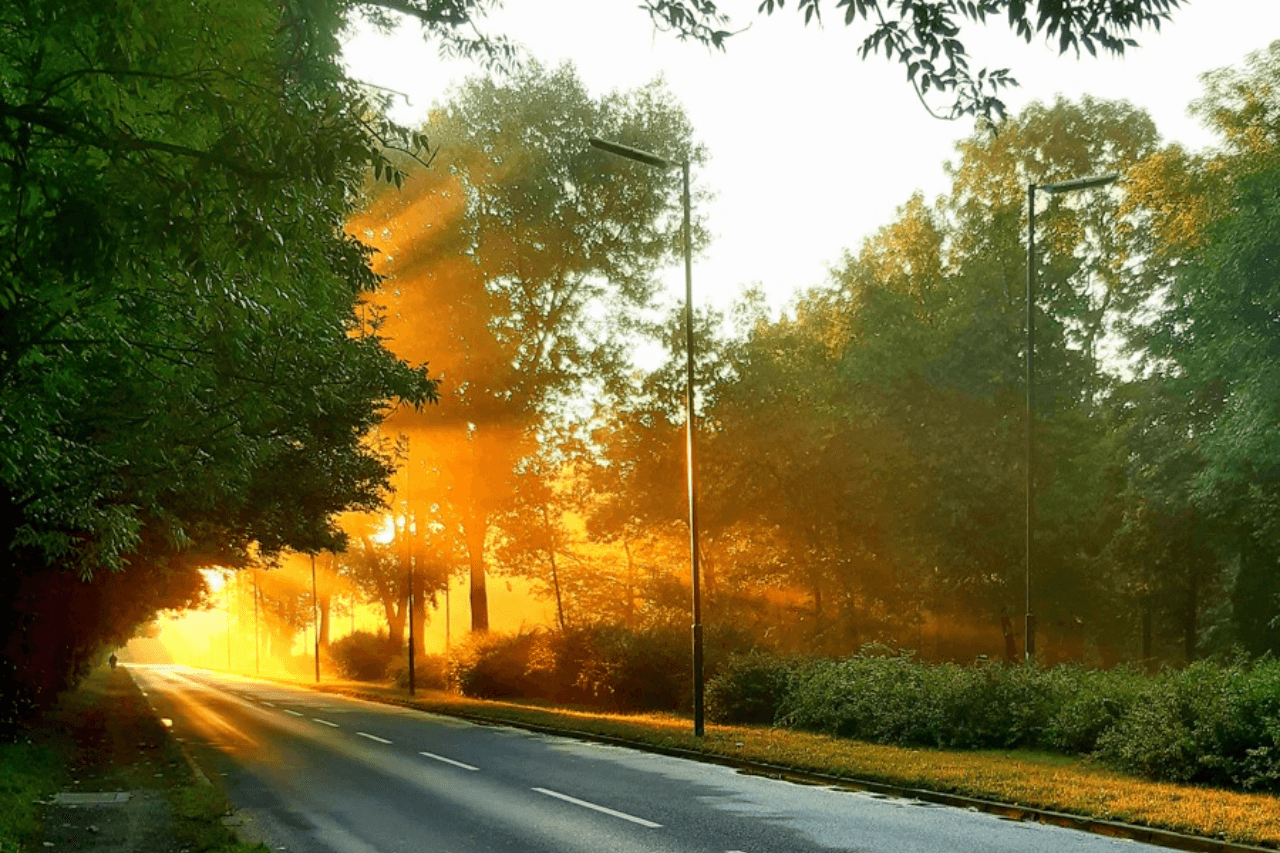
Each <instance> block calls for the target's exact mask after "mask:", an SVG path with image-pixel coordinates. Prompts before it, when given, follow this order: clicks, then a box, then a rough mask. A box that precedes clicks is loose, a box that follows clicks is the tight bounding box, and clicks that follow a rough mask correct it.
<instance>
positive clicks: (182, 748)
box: [124, 666, 213, 787]
mask: <svg viewBox="0 0 1280 853" xmlns="http://www.w3.org/2000/svg"><path fill="white" fill-rule="evenodd" d="M124 671H125V674H127V675H128V676H129V680H130V681H132V682H133V686H134V687H135V688H137V690H138V692H139V693H141V694H142V695H143V697H144V698H145V699H146V700H147V707H148V708H150V709H151V714H152V716H154V717H155V718H156V722H158V723H160V726H161V727H162V728H163V729H164V734H165V737H167V738H168V739H169V740H170V741H171V742H172V743H173V744H174V745H175V746H177V748H178V753H179V754H180V755H181V756H182V758H183V760H184V761H186V762H187V767H188V768H189V769H190V770H191V775H192V776H194V777H195V780H196V784H197V785H200V786H202V787H203V786H208V785H212V784H213V783H212V782H210V781H209V777H208V776H206V775H205V772H204V771H203V770H201V769H200V765H199V764H196V760H195V759H194V758H192V757H191V751H190V750H188V749H187V744H186V743H185V742H184V741H183V740H182V738H180V737H178V736H177V735H175V734H174V733H173V728H172V726H171V725H165V722H164V720H165V718H164V717H161V716H160V713H159V712H158V711H156V706H155V705H153V704H152V703H151V696H150V694H148V693H147V692H146V691H145V690H143V689H142V686H141V685H140V684H138V682H137V681H136V680H135V679H134V677H133V673H132V672H129V667H128V666H125V667H124Z"/></svg>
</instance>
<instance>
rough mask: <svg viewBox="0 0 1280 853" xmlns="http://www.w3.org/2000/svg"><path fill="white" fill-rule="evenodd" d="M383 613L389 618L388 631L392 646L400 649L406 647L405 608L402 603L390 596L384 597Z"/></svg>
mask: <svg viewBox="0 0 1280 853" xmlns="http://www.w3.org/2000/svg"><path fill="white" fill-rule="evenodd" d="M382 612H383V613H384V614H385V615H386V617H387V631H388V632H389V634H388V636H389V637H390V640H391V644H392V645H394V646H396V647H399V646H402V645H404V617H405V612H404V606H403V604H402V603H401V602H399V601H396V600H395V599H394V598H392V597H391V596H390V595H384V596H383V597H382Z"/></svg>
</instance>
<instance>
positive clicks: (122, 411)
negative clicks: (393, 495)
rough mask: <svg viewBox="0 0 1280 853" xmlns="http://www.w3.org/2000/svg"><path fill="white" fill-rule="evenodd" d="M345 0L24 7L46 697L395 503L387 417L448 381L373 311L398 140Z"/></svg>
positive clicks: (14, 65)
mask: <svg viewBox="0 0 1280 853" xmlns="http://www.w3.org/2000/svg"><path fill="white" fill-rule="evenodd" d="M346 12H347V7H346V6H345V5H342V4H336V3H334V4H330V3H321V4H293V3H286V4H284V5H283V6H282V5H280V4H277V3H272V2H247V3H240V2H234V3H232V2H216V0H215V2H212V3H209V4H202V5H198V6H192V5H190V4H183V3H173V2H169V0H138V2H132V3H128V4H101V3H92V2H72V3H70V4H68V3H61V2H58V3H54V2H45V0H31V2H22V3H18V4H10V5H7V6H5V7H4V9H3V10H2V11H0V92H2V94H0V180H3V182H4V184H5V186H6V187H7V190H8V191H7V192H6V194H5V197H4V200H3V201H2V202H0V242H2V243H3V249H2V250H0V504H2V505H3V512H0V516H2V519H3V520H0V553H3V554H4V557H3V563H2V564H0V600H2V601H4V602H5V610H6V612H5V618H4V619H3V620H0V623H2V624H4V626H5V638H4V642H5V652H6V656H7V657H9V658H10V659H13V660H17V661H22V662H23V663H22V670H23V673H24V674H23V678H24V679H27V680H29V681H34V682H35V684H28V685H27V686H25V687H19V688H16V689H18V690H20V691H21V690H34V691H36V692H39V693H41V695H43V696H48V695H51V691H52V690H54V689H57V688H59V687H61V686H64V685H65V684H66V683H67V682H68V681H69V680H70V679H72V678H74V676H75V674H76V673H77V672H78V671H79V670H80V669H81V667H82V666H83V665H84V662H85V661H86V660H88V659H89V657H90V656H91V654H92V652H93V650H94V649H95V648H96V647H97V646H98V645H99V644H101V643H104V642H116V643H123V642H124V640H125V639H127V637H128V635H129V633H130V632H131V630H132V629H133V627H134V626H136V625H138V624H141V623H142V622H145V621H146V620H147V619H149V618H151V616H152V615H153V614H154V613H155V611H156V610H158V609H161V608H166V607H181V606H186V605H188V604H191V603H194V602H195V601H196V600H198V596H199V591H198V587H199V576H198V575H196V574H195V570H196V569H197V568H198V567H200V566H202V565H209V564H211V563H214V562H218V563H222V564H224V565H237V564H244V563H246V561H247V560H248V559H249V556H250V554H251V553H252V552H255V551H256V552H261V553H264V554H271V553H274V552H277V551H279V550H281V549H283V548H286V547H289V548H295V549H300V550H306V551H312V552H314V551H316V550H318V549H321V548H328V547H340V546H341V544H342V542H343V537H342V535H341V533H340V531H339V530H338V529H337V528H336V527H335V526H334V524H333V523H332V517H333V515H334V514H335V513H337V512H340V511H343V510H346V509H354V508H366V509H367V508H372V507H374V506H376V505H378V504H379V503H380V501H381V490H382V488H383V486H384V484H385V482H386V479H387V477H388V475H389V472H390V470H391V460H390V458H389V456H388V455H387V454H386V453H385V452H382V451H381V450H379V449H378V448H376V447H375V446H372V445H370V444H367V443H366V442H365V437H366V434H367V433H368V432H369V431H370V430H371V429H372V427H373V426H374V425H375V424H377V423H378V422H379V421H380V419H381V418H382V417H383V416H384V415H385V414H386V413H387V412H388V411H390V410H391V409H392V408H394V407H395V406H396V405H398V404H399V403H400V402H402V401H403V402H407V403H409V404H412V405H421V404H424V403H426V402H428V401H429V400H431V399H433V398H434V393H435V392H434V382H433V381H432V380H430V379H428V378H427V376H426V374H425V371H424V370H423V369H417V368H412V367H410V366H409V365H408V364H406V363H403V362H401V361H399V360H397V359H396V358H394V357H393V356H392V355H391V354H390V353H389V352H388V351H387V350H386V349H384V348H383V346H382V342H381V341H380V340H379V339H378V338H377V337H375V336H373V335H369V334H364V333H362V332H361V326H360V324H359V321H358V318H357V314H356V310H355V308H356V305H357V302H358V300H359V299H360V298H361V295H362V294H363V293H365V292H367V291H369V290H370V289H372V288H373V287H374V286H375V285H376V282H377V278H376V276H375V275H374V274H373V273H372V271H371V270H370V269H369V266H368V250H367V249H366V248H365V247H364V246H363V245H361V244H360V243H359V242H357V241H356V240H354V239H352V238H350V237H347V236H345V235H344V234H343V231H342V225H343V221H344V218H345V216H346V214H347V211H348V207H349V205H350V203H351V201H352V199H353V197H354V193H355V192H356V190H357V189H358V188H359V186H360V185H361V184H362V182H363V180H364V176H365V171H366V169H367V168H368V167H369V166H370V165H371V164H372V163H374V162H379V163H380V162H381V161H382V159H383V155H382V154H381V147H382V142H381V140H379V139H378V138H377V137H376V136H375V134H376V133H377V131H378V128H377V127H376V126H374V125H371V124H370V123H369V121H368V120H367V116H368V115H369V114H370V113H371V112H372V104H370V102H369V101H368V100H367V99H366V98H364V97H363V95H362V94H361V92H360V91H359V90H358V88H356V87H355V86H354V85H352V84H351V83H350V81H348V80H347V79H346V78H345V76H344V73H343V72H342V70H341V67H340V65H339V62H338V56H337V51H338V43H337V33H338V30H339V29H340V28H341V27H342V25H343V21H344V18H345V15H346ZM387 141H389V142H390V141H391V140H387ZM120 579H123V580H120ZM55 602H56V604H55ZM68 612H70V613H72V614H75V616H68V615H67V614H68ZM7 689H8V688H7V687H6V690H7Z"/></svg>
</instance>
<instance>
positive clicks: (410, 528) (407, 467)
mask: <svg viewBox="0 0 1280 853" xmlns="http://www.w3.org/2000/svg"><path fill="white" fill-rule="evenodd" d="M412 473H413V454H412V453H411V452H410V448H409V438H408V437H407V436H406V437H405V460H404V541H405V556H406V557H407V558H408V559H407V560H406V561H405V562H407V563H408V564H409V602H408V604H409V610H408V612H409V695H410V696H412V695H413V693H414V679H415V676H416V673H415V672H414V669H415V667H414V664H413V647H414V644H415V641H416V639H417V638H416V636H415V632H414V627H413V533H414V528H415V525H414V524H413V522H412V521H411V519H410V516H409V499H410V498H409V487H410V485H411V482H412V481H411V479H410V478H411V475H412Z"/></svg>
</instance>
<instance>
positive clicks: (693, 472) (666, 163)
mask: <svg viewBox="0 0 1280 853" xmlns="http://www.w3.org/2000/svg"><path fill="white" fill-rule="evenodd" d="M587 141H588V142H590V143H591V145H592V146H593V147H595V148H599V149H600V150H601V151H607V152H608V153H610V154H615V155H617V156H619V157H625V158H626V159H628V160H635V161H636V162H638V163H644V164H645V165H646V166H653V167H654V168H656V169H675V168H679V169H680V170H681V174H682V176H683V178H684V193H683V201H684V340H685V356H686V358H685V373H686V376H685V395H684V409H685V456H686V469H687V472H688V485H689V565H690V578H691V581H690V586H691V587H692V592H693V734H694V737H702V735H703V731H704V726H703V702H702V697H703V666H702V600H701V595H700V593H699V579H698V500H697V491H698V490H697V471H698V462H697V459H698V457H697V440H696V438H695V431H694V414H693V413H694V408H693V231H692V225H691V223H690V215H689V207H690V205H689V161H688V160H687V159H686V160H668V159H667V158H665V157H659V156H658V155H656V154H650V153H649V152H648V151H641V150H640V149H639V148H632V147H630V146H628V145H619V144H618V143H616V142H607V141H605V140H603V139H599V138H597V137H594V136H593V137H591V138H590V139H588V140H587Z"/></svg>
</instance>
